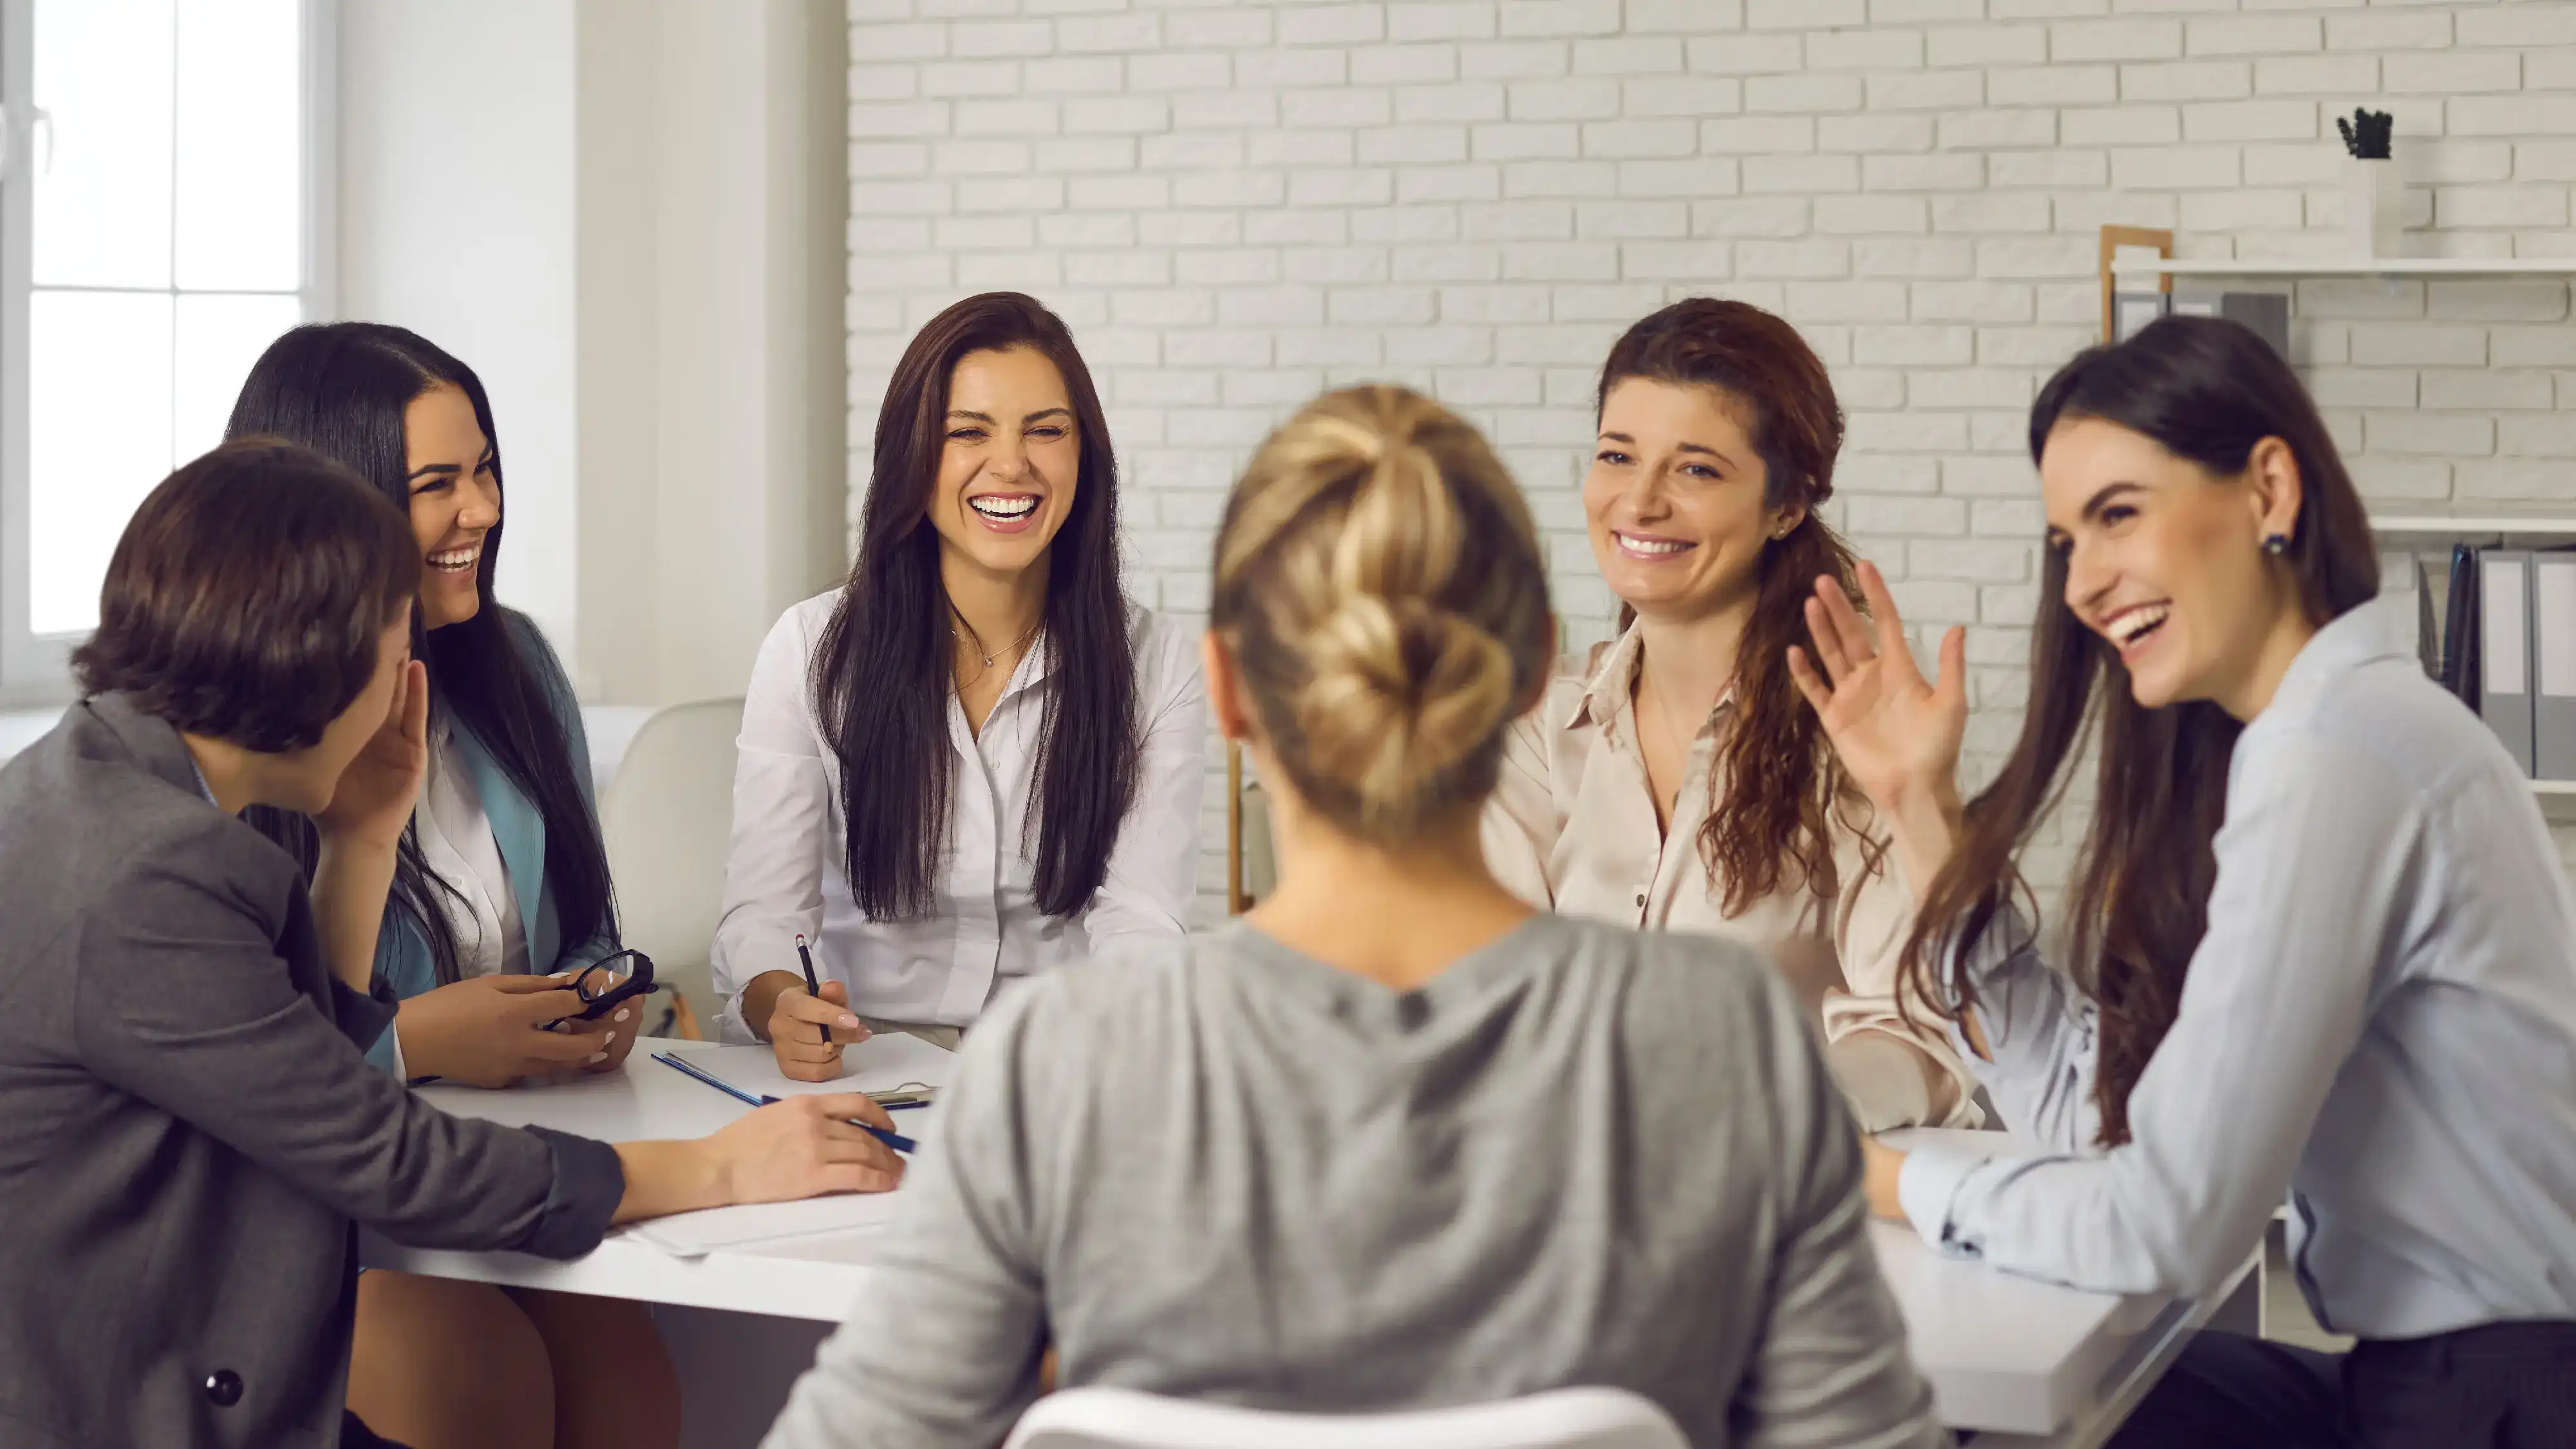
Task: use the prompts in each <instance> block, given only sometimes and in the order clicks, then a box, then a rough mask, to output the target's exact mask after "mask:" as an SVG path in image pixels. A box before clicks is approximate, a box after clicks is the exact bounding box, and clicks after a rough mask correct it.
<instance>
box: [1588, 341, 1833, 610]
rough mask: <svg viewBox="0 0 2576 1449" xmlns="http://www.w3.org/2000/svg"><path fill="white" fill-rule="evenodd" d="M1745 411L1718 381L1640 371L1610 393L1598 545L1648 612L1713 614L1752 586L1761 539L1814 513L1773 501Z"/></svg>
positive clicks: (1591, 502)
mask: <svg viewBox="0 0 2576 1449" xmlns="http://www.w3.org/2000/svg"><path fill="white" fill-rule="evenodd" d="M1744 417H1745V410H1744V408H1743V406H1742V404H1740V403H1739V402H1737V401H1736V400H1735V399H1734V398H1732V397H1730V396H1729V395H1727V394H1726V393H1723V392H1720V391H1718V390H1717V389H1716V388H1712V387H1701V386H1696V385H1690V384H1680V383H1669V382H1659V381H1656V380H1654V379H1652V378H1643V377H1632V378H1627V379H1624V380H1622V381H1621V382H1619V383H1617V384H1616V385H1614V386H1613V387H1612V388H1611V389H1610V392H1609V395H1608V396H1606V397H1604V398H1603V399H1602V401H1601V434H1600V437H1599V438H1597V439H1596V440H1595V442H1594V447H1593V455H1592V468H1591V471H1590V472H1589V473H1587V474H1585V475H1584V479H1583V514H1584V521H1585V523H1586V524H1587V525H1588V527H1589V529H1590V531H1591V535H1592V556H1593V558H1594V559H1595V560H1596V561H1597V562H1598V563H1599V565H1600V568H1601V578H1602V581H1603V582H1605V583H1607V584H1609V586H1610V591H1611V592H1612V593H1614V594H1617V595H1618V596H1619V597H1620V599H1621V600H1622V601H1623V602H1625V603H1626V604H1628V605H1629V607H1631V608H1633V609H1635V610H1636V611H1637V612H1638V613H1639V614H1640V615H1643V616H1646V617H1649V618H1658V619H1690V618H1699V617H1703V616H1705V615H1707V614H1709V613H1712V612H1714V611H1716V610H1719V609H1723V608H1725V607H1727V606H1728V605H1730V604H1733V603H1736V602H1739V601H1742V600H1749V599H1750V598H1751V597H1752V596H1753V592H1754V588H1755V584H1756V578H1757V565H1758V564H1759V563H1760V562H1761V558H1762V549H1763V547H1764V545H1766V544H1768V543H1769V542H1770V541H1771V540H1772V539H1774V538H1776V537H1778V536H1779V535H1781V534H1784V533H1786V532H1788V531H1789V530H1790V529H1792V528H1795V527H1796V526H1797V525H1798V523H1799V521H1800V520H1801V519H1803V518H1804V517H1805V516H1806V510H1805V508H1804V507H1803V506H1802V505H1799V504H1790V505H1788V506H1786V507H1784V508H1769V507H1766V506H1764V501H1763V500H1764V497H1765V495H1766V493H1767V490H1768V487H1769V482H1770V480H1769V476H1768V473H1767V471H1766V469H1765V467H1764V465H1763V462H1762V456H1761V454H1759V453H1757V452H1756V451H1754V448H1753V442H1752V439H1751V438H1749V437H1747V436H1746V433H1745V427H1744V421H1743V419H1744Z"/></svg>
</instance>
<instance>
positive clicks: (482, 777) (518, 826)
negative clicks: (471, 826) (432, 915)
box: [367, 609, 643, 1086]
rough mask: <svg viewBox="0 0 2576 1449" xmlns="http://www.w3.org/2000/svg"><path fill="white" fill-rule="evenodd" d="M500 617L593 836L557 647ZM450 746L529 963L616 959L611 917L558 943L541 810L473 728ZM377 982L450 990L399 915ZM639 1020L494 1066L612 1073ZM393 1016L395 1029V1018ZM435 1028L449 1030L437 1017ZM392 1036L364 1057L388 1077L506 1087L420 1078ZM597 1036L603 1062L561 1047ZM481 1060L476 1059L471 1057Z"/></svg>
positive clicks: (393, 989)
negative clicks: (575, 1063) (496, 859)
mask: <svg viewBox="0 0 2576 1449" xmlns="http://www.w3.org/2000/svg"><path fill="white" fill-rule="evenodd" d="M501 616H502V619H503V622H504V623H505V625H506V626H507V627H508V629H509V632H510V636H511V638H512V640H513V642H514V643H516V644H517V646H518V649H519V656H520V659H521V660H522V661H523V662H524V663H525V665H526V666H527V668H528V670H529V672H530V673H532V674H534V675H536V677H537V682H538V683H539V684H540V685H541V686H542V687H543V688H544V690H545V695H546V703H547V705H548V706H549V717H550V718H551V719H552V720H553V722H554V725H555V728H556V729H557V730H558V731H560V732H561V734H562V736H563V739H564V745H565V752H566V754H567V755H568V756H569V757H570V759H571V761H572V766H573V769H572V776H573V782H574V788H575V789H576V791H578V793H579V795H580V798H581V805H582V811H583V813H584V814H585V815H586V816H587V817H588V819H589V826H590V834H591V837H592V838H593V839H597V838H598V835H599V807H598V804H597V802H596V801H595V800H594V799H593V797H592V790H591V782H590V771H589V769H588V763H589V759H590V737H589V735H588V734H587V732H585V731H584V730H583V729H582V724H581V709H580V706H579V705H578V704H576V703H575V702H574V700H573V692H572V681H571V679H569V678H567V677H566V676H565V674H564V669H563V664H562V663H561V661H559V660H557V659H556V658H555V652H554V650H553V649H552V648H551V647H549V646H548V645H547V643H546V640H545V636H544V635H543V634H542V633H540V632H538V629H537V626H536V624H535V622H534V621H533V620H531V619H529V618H528V617H527V616H526V615H525V614H521V613H519V612H517V611H516V610H511V609H503V610H501ZM452 746H453V749H454V751H455V755H456V756H457V757H461V759H462V762H463V764H464V766H465V769H466V772H467V773H468V774H469V775H470V777H471V778H472V781H473V793H474V795H475V796H476V797H477V798H478V799H479V800H480V802H481V804H482V808H483V812H484V815H485V818H486V819H487V820H488V821H489V823H490V827H491V834H492V839H493V842H494V844H495V845H496V846H497V847H498V848H499V850H500V855H501V862H502V865H503V868H504V869H505V870H506V871H507V873H508V877H509V883H510V899H511V901H512V903H513V904H514V905H515V906H516V907H517V919H518V926H519V930H520V932H521V934H522V935H523V937H524V938H525V940H526V942H527V959H528V960H529V961H530V962H531V963H544V966H543V969H544V971H545V972H549V973H555V974H571V973H577V972H579V971H580V970H581V969H582V968H583V967H586V966H589V965H591V964H592V963H594V962H597V961H601V960H604V959H606V958H607V957H609V956H612V955H615V954H616V953H617V952H618V950H619V949H620V947H619V945H618V941H617V923H616V921H615V920H614V919H604V920H602V921H600V922H599V923H598V925H597V927H596V928H595V929H594V930H593V931H592V932H591V934H590V935H589V936H588V937H587V938H585V939H583V940H581V941H577V942H567V941H566V940H565V939H564V929H563V909H562V907H561V906H560V905H559V904H557V902H556V900H555V892H554V890H553V889H552V886H553V883H552V882H551V881H550V880H548V879H547V876H546V816H545V811H544V809H543V808H542V807H541V806H540V805H539V804H538V803H537V801H535V800H534V799H532V798H530V796H529V794H528V792H527V791H526V790H524V789H522V788H521V787H520V786H519V785H518V783H517V782H516V781H514V780H513V779H512V778H511V776H510V772H509V771H508V770H507V769H505V768H504V767H503V766H502V764H501V761H500V760H499V759H498V758H497V757H496V756H495V755H494V754H493V752H492V748H491V746H489V745H486V744H485V743H483V741H482V739H481V737H480V736H478V735H476V734H475V733H474V731H473V730H472V729H470V728H467V727H465V726H463V725H461V724H460V725H456V726H454V727H453V735H452ZM531 900H533V901H535V902H536V903H537V905H536V909H535V910H534V911H533V912H531V911H530V910H529V909H528V902H529V901H531ZM532 969H534V968H533V967H532ZM376 981H377V983H378V987H379V989H380V990H383V991H386V992H387V993H389V994H390V995H391V996H392V997H393V998H394V999H395V1000H396V1001H398V1002H401V1003H404V1004H405V1005H406V1006H409V1005H410V1004H411V1003H412V1002H415V1001H419V1000H420V999H421V998H422V997H425V996H427V995H428V994H429V993H430V992H433V991H435V990H437V989H438V988H439V987H440V986H442V985H445V984H448V983H447V982H446V981H444V980H442V979H441V975H440V972H439V966H438V952H437V947H436V943H435V942H434V941H433V940H432V937H431V930H430V928H428V927H426V926H424V924H423V923H421V922H420V921H418V920H416V919H414V918H413V917H411V916H410V915H408V914H406V913H404V912H402V911H399V910H389V911H387V912H386V917H385V924H384V929H383V930H382V931H381V932H380V933H379V934H378V935H377V937H376ZM457 984H463V983H461V982H460V983H457ZM521 999H522V1000H525V1001H526V1002H527V1003H528V1005H529V1007H530V1009H531V1011H532V1012H533V1013H534V1014H535V1015H536V1016H538V1017H539V1018H540V1019H545V1020H551V1019H552V1017H553V1015H556V1014H560V1012H561V1008H560V1007H556V1006H547V1005H544V1004H542V1000H541V998H540V997H539V996H526V997H523V998H521ZM429 1005H430V1003H423V1006H422V1007H417V1008H412V1009H413V1010H414V1011H415V1013H417V1012H418V1011H420V1010H422V1009H425V1008H427V1007H428V1006H429ZM642 1015H643V1013H642V1009H641V1005H640V1003H639V1005H638V1006H637V1007H636V1008H635V1009H633V1010H631V1011H629V1012H626V1013H621V1014H620V1015H619V1016H618V1017H617V1018H614V1019H612V1020H611V1021H610V1022H609V1023H608V1027H607V1031H606V1033H605V1034H604V1035H599V1034H586V1035H584V1036H581V1037H578V1038H564V1037H560V1036H559V1037H557V1038H556V1039H555V1041H554V1042H539V1043H536V1044H535V1045H534V1046H533V1047H530V1048H528V1050H532V1051H541V1052H546V1053H548V1054H549V1055H547V1056H545V1057H540V1058H534V1059H531V1058H527V1057H524V1056H522V1057H519V1058H517V1059H516V1060H515V1065H518V1066H525V1067H532V1068H538V1069H539V1070H530V1071H520V1072H512V1071H511V1068H512V1066H513V1065H514V1061H513V1059H512V1058H511V1057H509V1056H507V1055H497V1054H496V1055H495V1056H494V1057H493V1060H495V1061H497V1063H498V1070H500V1071H503V1072H509V1073H510V1075H511V1079H513V1080H515V1079H516V1078H517V1077H520V1076H528V1075H542V1074H543V1072H542V1068H544V1067H547V1066H554V1065H556V1057H557V1056H558V1055H559V1056H562V1057H578V1058H580V1059H582V1062H583V1064H584V1065H586V1066H589V1068H590V1069H591V1070H598V1071H609V1070H614V1069H615V1068H616V1066H617V1065H618V1064H619V1063H620V1062H622V1061H623V1060H624V1059H625V1056H626V1053H627V1052H628V1051H630V1050H632V1049H633V1047H634V1045H635V1038H636V1035H637V1028H639V1027H640V1026H641V1024H642V1023H641V1017H642ZM396 1020H397V1022H398V1023H399V1021H400V1016H399V1014H398V1015H397V1017H396ZM441 1024H442V1025H444V1024H445V1023H444V1021H443V1020H442V1022H441ZM426 1034H427V1033H426V1032H420V1031H416V1032H415V1036H416V1037H417V1036H421V1035H426ZM398 1036H399V1032H398V1031H388V1032H386V1033H385V1034H384V1035H383V1036H382V1037H380V1038H378V1039H377V1041H376V1045H375V1048H374V1049H373V1050H371V1051H369V1052H368V1053H367V1060H369V1061H371V1062H374V1063H375V1064H376V1065H377V1066H380V1067H383V1068H384V1069H385V1070H387V1071H393V1070H395V1069H396V1067H397V1065H399V1066H401V1067H402V1068H403V1071H404V1074H405V1075H406V1076H410V1077H422V1076H441V1077H447V1076H451V1075H452V1076H455V1077H456V1078H457V1079H459V1080H467V1081H472V1082H474V1083H475V1084H476V1085H482V1086H502V1085H506V1084H507V1083H506V1082H502V1081H489V1080H477V1078H479V1077H481V1076H483V1075H484V1073H481V1072H477V1071H475V1070H474V1069H472V1068H471V1067H469V1068H467V1070H465V1071H462V1072H424V1071H423V1070H421V1067H422V1065H423V1064H424V1063H423V1062H421V1061H420V1060H417V1059H416V1058H418V1056H419V1054H418V1053H417V1052H415V1053H414V1058H415V1059H406V1060H403V1061H401V1062H399V1063H398V1062H397V1059H396V1045H397V1038H398ZM594 1039H596V1040H598V1042H599V1046H598V1048H597V1050H600V1051H606V1052H607V1053H608V1059H607V1060H606V1061H604V1062H600V1063H598V1064H596V1065H591V1064H589V1063H588V1062H587V1057H588V1056H590V1055H596V1051H594V1052H592V1053H575V1052H573V1051H572V1050H571V1049H570V1048H568V1047H563V1046H561V1045H560V1043H561V1042H563V1041H565V1040H578V1041H592V1040H594ZM460 1045H466V1044H460ZM467 1050H468V1051H469V1052H470V1051H471V1046H470V1045H467ZM480 1059H481V1058H480V1057H479V1056H478V1057H477V1060H480Z"/></svg>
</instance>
